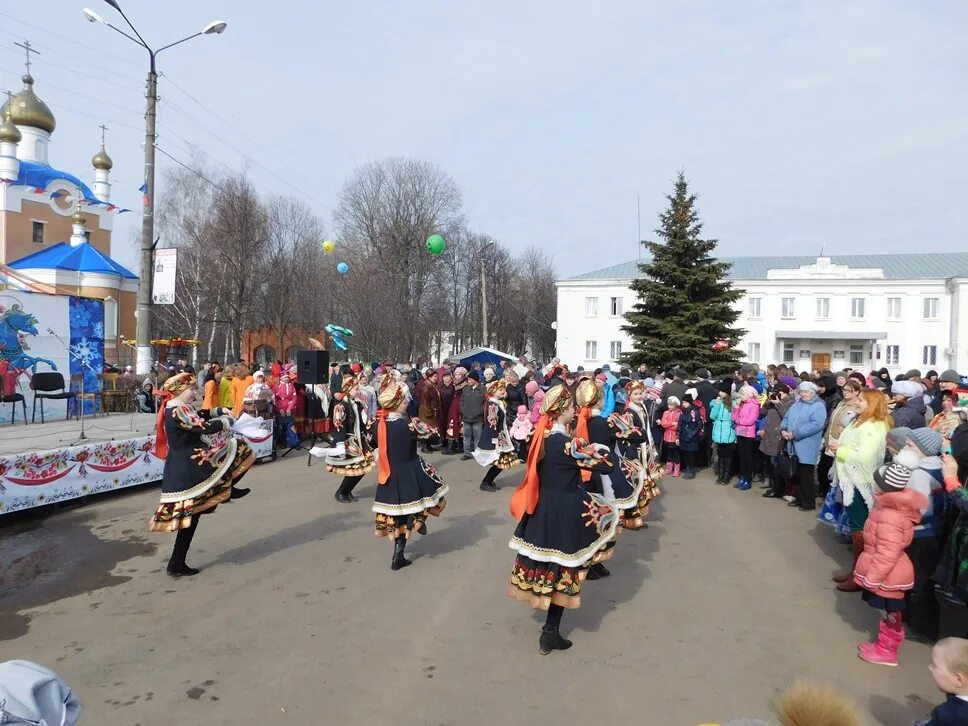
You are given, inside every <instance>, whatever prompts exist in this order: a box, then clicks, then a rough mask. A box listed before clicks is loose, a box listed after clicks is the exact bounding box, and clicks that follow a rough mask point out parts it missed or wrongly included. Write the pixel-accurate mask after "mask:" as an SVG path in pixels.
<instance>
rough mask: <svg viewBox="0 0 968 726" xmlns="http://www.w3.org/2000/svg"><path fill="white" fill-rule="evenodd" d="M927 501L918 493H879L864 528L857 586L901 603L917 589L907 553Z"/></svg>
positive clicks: (913, 491) (906, 491)
mask: <svg viewBox="0 0 968 726" xmlns="http://www.w3.org/2000/svg"><path fill="white" fill-rule="evenodd" d="M927 504H928V503H927V497H925V496H924V495H923V494H922V493H921V492H918V491H915V490H914V489H902V490H901V491H899V492H878V493H877V494H875V495H874V508H873V509H872V510H871V513H870V516H869V517H868V518H867V522H866V523H865V524H864V552H863V554H861V556H860V557H859V558H858V559H857V564H856V565H854V582H856V583H857V584H858V585H860V586H861V587H862V588H864V589H865V590H867V591H868V592H871V593H873V594H875V595H880V596H881V597H884V598H889V599H891V600H901V599H903V598H904V593H905V592H907V591H908V590H910V589H911V588H913V587H914V565H913V564H912V562H911V558H910V557H908V556H907V553H905V551H904V550H906V549H907V548H908V545H910V544H911V540H912V539H914V525H915V524H917V523H918V522H920V521H921V510H922V509H923V508H924V507H926V506H927Z"/></svg>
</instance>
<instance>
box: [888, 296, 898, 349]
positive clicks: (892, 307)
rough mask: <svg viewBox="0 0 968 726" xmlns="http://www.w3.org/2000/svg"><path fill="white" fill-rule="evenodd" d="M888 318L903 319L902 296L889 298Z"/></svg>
mask: <svg viewBox="0 0 968 726" xmlns="http://www.w3.org/2000/svg"><path fill="white" fill-rule="evenodd" d="M887 319H888V320H900V319H901V298H899V297H889V298H887ZM895 347H896V346H895Z"/></svg>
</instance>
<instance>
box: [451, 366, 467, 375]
mask: <svg viewBox="0 0 968 726" xmlns="http://www.w3.org/2000/svg"><path fill="white" fill-rule="evenodd" d="M454 376H461V377H462V378H467V369H466V368H465V367H464V366H457V367H456V368H455V369H454Z"/></svg>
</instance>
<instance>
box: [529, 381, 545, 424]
mask: <svg viewBox="0 0 968 726" xmlns="http://www.w3.org/2000/svg"><path fill="white" fill-rule="evenodd" d="M544 397H545V394H544V391H542V390H540V389H538V390H537V391H535V392H534V403H533V404H532V405H531V423H533V424H534V425H535V426H537V425H538V421H540V420H541V403H542V401H544Z"/></svg>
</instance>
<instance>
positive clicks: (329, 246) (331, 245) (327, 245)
mask: <svg viewBox="0 0 968 726" xmlns="http://www.w3.org/2000/svg"><path fill="white" fill-rule="evenodd" d="M335 249H336V243H335V242H333V241H332V240H329V239H328V240H326V241H325V242H323V252H325V253H326V254H330V253H331V252H332V251H333V250H335Z"/></svg>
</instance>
